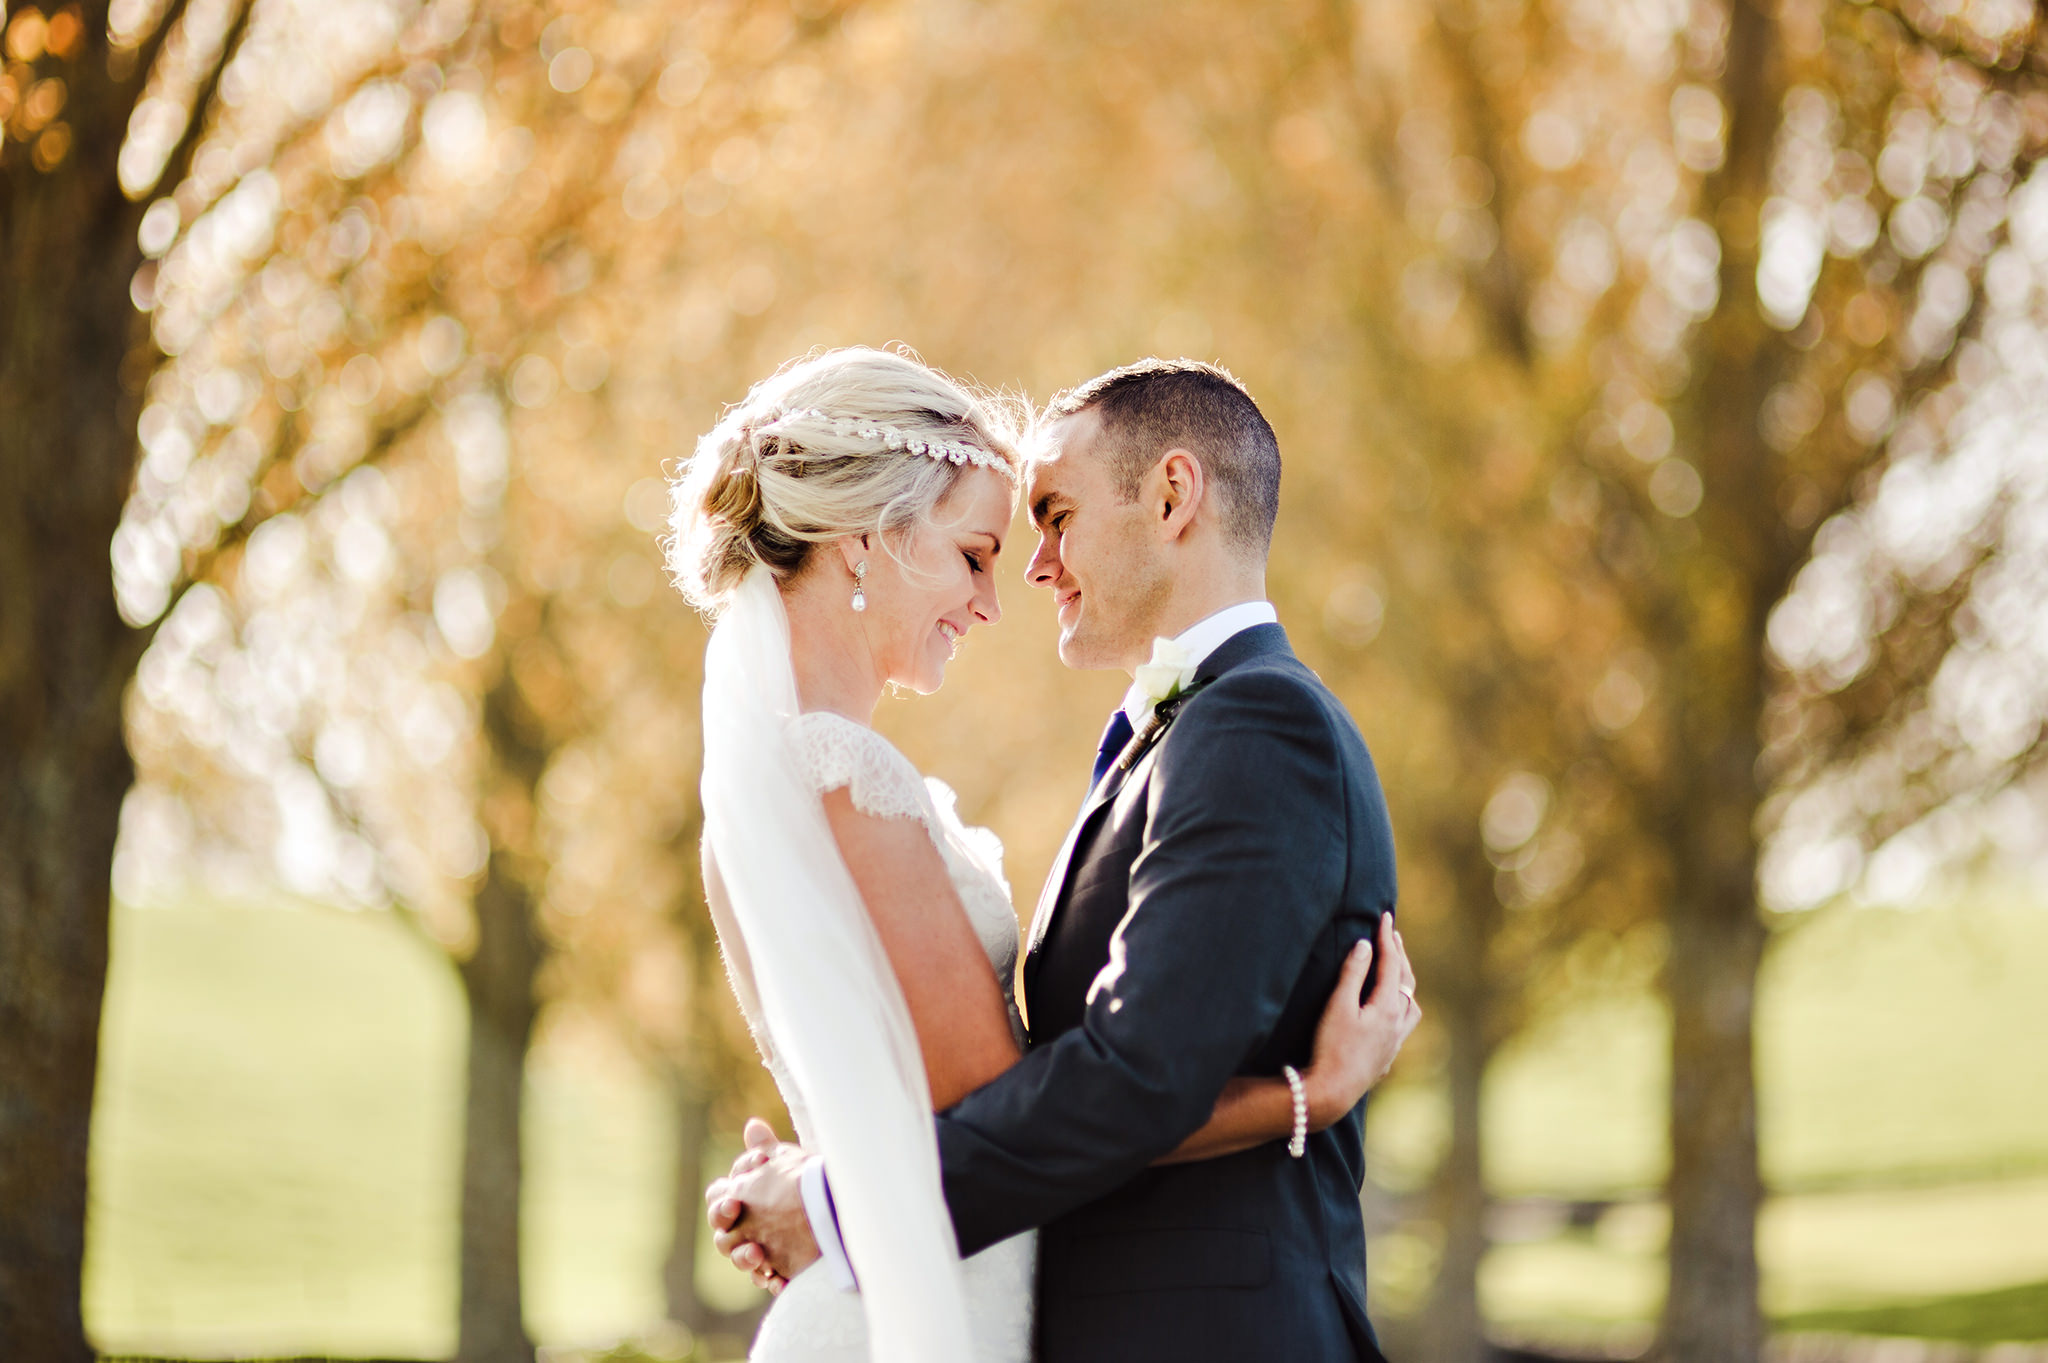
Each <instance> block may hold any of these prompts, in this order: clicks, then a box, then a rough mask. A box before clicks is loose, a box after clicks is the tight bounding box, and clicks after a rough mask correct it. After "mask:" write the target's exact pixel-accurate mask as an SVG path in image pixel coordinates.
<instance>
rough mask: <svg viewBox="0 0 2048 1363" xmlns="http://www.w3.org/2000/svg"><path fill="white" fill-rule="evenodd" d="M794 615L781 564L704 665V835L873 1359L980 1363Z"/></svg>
mask: <svg viewBox="0 0 2048 1363" xmlns="http://www.w3.org/2000/svg"><path fill="white" fill-rule="evenodd" d="M797 714H798V708H797V694H796V677H795V673H794V672H793V671H792V669H791V664H790V654H789V618H788V616H787V615H786V614H785V613H784V611H783V607H782V596H781V593H780V592H779V591H777V590H776V587H775V581H774V578H773V577H772V576H771V575H770V574H769V572H768V570H767V569H766V568H755V569H754V570H753V572H751V573H750V574H749V575H748V576H747V579H746V580H745V582H743V583H742V584H741V585H740V588H739V590H738V591H737V592H736V593H735V595H734V599H733V601H732V603H731V605H729V606H728V607H727V608H726V611H725V613H724V615H723V616H721V617H720V619H719V621H718V626H717V628H716V629H715V630H714V631H713V632H712V635H711V644H710V647H709V648H708V650H707V651H706V653H705V657H704V785H703V794H704V836H705V837H706V838H707V839H708V840H709V843H710V847H711V851H712V856H713V857H714V858H715V860H716V862H717V865H718V871H719V876H720V878H721V879H722V880H723V882H724V885H725V890H726V896H727V898H728V899H729V900H730V901H731V905H732V913H733V918H734V920H735V921H736V922H737V924H738V926H739V930H740V935H741V937H742V938H743V939H744V942H745V945H746V954H747V956H748V957H749V959H750V961H751V963H752V974H753V983H754V988H755V992H756V994H757V995H758V996H759V998H760V1003H761V1009H762V1012H763V1013H764V1014H765V1015H766V1017H765V1022H766V1025H767V1030H768V1034H769V1036H770V1037H771V1038H772V1041H773V1045H774V1048H775V1050H776V1052H777V1054H778V1055H779V1056H780V1057H781V1059H782V1061H783V1063H784V1064H786V1065H787V1066H788V1069H789V1071H790V1074H791V1075H792V1077H793V1078H794V1080H795V1082H796V1086H797V1088H798V1090H799V1091H800V1092H801V1093H802V1095H803V1100H804V1104H805V1106H806V1107H807V1108H808V1109H809V1118H810V1121H809V1124H810V1126H811V1127H812V1128H813V1135H814V1137H815V1142H816V1145H817V1147H818V1149H817V1153H819V1154H822V1155H824V1156H825V1159H826V1162H827V1165H828V1167H829V1168H830V1170H831V1178H832V1195H833V1200H834V1202H835V1203H836V1204H837V1207H838V1210H839V1216H840V1232H841V1235H842V1237H843V1239H844V1241H845V1244H846V1251H847V1255H848V1257H849V1258H851V1259H852V1261H853V1266H854V1272H855V1273H856V1275H857V1276H858V1277H859V1279H860V1290H861V1297H862V1301H863V1303H864V1305H865V1307H866V1311H867V1321H868V1339H869V1350H870V1356H871V1357H872V1358H874V1359H877V1360H887V1363H961V1360H965V1359H968V1358H971V1357H972V1356H973V1347H972V1345H971V1343H970V1341H969V1334H968V1324H967V1299H966V1291H965V1288H964V1286H963V1284H962V1279H961V1272H960V1258H959V1251H958V1248H957V1244H956V1241H955V1239H954V1236H953V1227H952V1222H951V1220H950V1218H949V1217H948V1216H947V1213H946V1207H945V1200H944V1196H943V1194H942V1193H941V1192H940V1186H939V1161H938V1145H937V1138H936V1136H935V1134H934V1131H933V1127H932V1115H931V1094H930V1090H929V1089H928V1088H927V1087H926V1084H925V1072H924V1060H923V1057H922V1054H921V1053H920V1051H919V1050H918V1045H917V1036H916V1033H915V1032H914V1031H913V1030H912V1028H911V1023H910V1013H909V1010H908V1008H907V1007H906V1006H905V1005H904V1002H903V994H902V990H901V989H900V988H899V987H898V985H897V982H896V976H895V972H894V971H893V970H891V969H890V966H889V961H888V957H887V956H886V955H885V954H884V953H883V951H882V945H881V942H880V940H879V939H878V938H877V937H876V935H875V931H874V926H873V924H872V923H870V922H869V920H868V916H867V913H866V910H865V909H864V908H863V906H862V903H861V898H860V892H859V890H858V889H857V888H856V887H855V885H854V883H853V877H852V876H851V874H849V873H848V871H847V869H846V863H845V862H844V861H843V860H842V859H841V857H840V855H839V847H838V844H837V842H835V841H834V839H833V836H832V829H831V826H830V825H829V824H828V823H827V822H826V821H825V810H824V806H823V804H822V803H821V802H820V801H819V799H818V797H817V795H816V793H815V792H814V791H813V790H812V789H811V788H810V786H809V785H808V784H806V782H805V781H804V779H803V777H802V775H801V774H800V771H799V768H798V766H797V763H796V759H795V754H794V752H793V750H792V747H791V740H790V736H789V724H790V721H792V720H793V719H795V718H796V716H797Z"/></svg>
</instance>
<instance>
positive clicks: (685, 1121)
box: [661, 1070, 713, 1330]
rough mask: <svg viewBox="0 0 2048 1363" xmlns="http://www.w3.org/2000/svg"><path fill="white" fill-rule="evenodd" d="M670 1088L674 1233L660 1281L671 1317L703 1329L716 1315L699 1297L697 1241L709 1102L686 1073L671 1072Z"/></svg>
mask: <svg viewBox="0 0 2048 1363" xmlns="http://www.w3.org/2000/svg"><path fill="white" fill-rule="evenodd" d="M669 1088H670V1092H672V1093H673V1094H674V1095H675V1113H676V1189H675V1199H674V1203H673V1208H674V1212H675V1235H674V1236H673V1237H672V1238H671V1239H670V1241H669V1246H668V1258H667V1260H666V1261H664V1262H663V1264H662V1266H661V1284H662V1289H663V1292H664V1294H665V1295H666V1297H667V1299H668V1318H669V1319H670V1320H676V1321H681V1322H682V1323H683V1324H685V1325H687V1326H689V1327H690V1328H691V1329H692V1330H702V1329H704V1328H706V1326H708V1325H710V1324H711V1323H712V1322H711V1320H710V1317H711V1316H712V1314H713V1313H712V1311H711V1308H710V1307H708V1306H706V1305H705V1304H704V1301H703V1299H702V1298H700V1297H699V1296H698V1295H697V1242H698V1238H699V1236H700V1235H701V1233H702V1231H703V1228H704V1225H705V1221H704V1154H705V1147H706V1145H707V1144H708V1143H709V1141H708V1137H709V1135H710V1131H711V1104H710V1103H709V1102H708V1101H707V1100H706V1099H705V1096H704V1094H703V1093H702V1092H701V1091H700V1090H699V1089H698V1087H697V1085H695V1084H693V1083H691V1082H690V1080H689V1078H688V1076H686V1075H683V1074H680V1073H677V1072H675V1071H673V1070H671V1071H670V1075H669Z"/></svg>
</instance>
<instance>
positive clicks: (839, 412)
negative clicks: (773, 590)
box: [663, 346, 1020, 616]
mask: <svg viewBox="0 0 2048 1363" xmlns="http://www.w3.org/2000/svg"><path fill="white" fill-rule="evenodd" d="M1019 439H1020V437H1019V435H1018V432H1017V427H1016V422H1015V420H1014V419H1013V417H1012V416H1011V414H1010V413H1009V412H1007V411H1006V410H1005V409H1004V406H1003V404H1001V403H1000V402H999V401H998V400H996V399H993V398H990V397H986V396H982V395H977V394H975V393H972V392H970V391H969V390H968V389H966V388H964V387H963V386H961V385H960V384H958V383H955V382H954V381H953V380H952V379H950V378H948V377H947V376H946V375H944V374H942V373H940V372H939V371H938V370H936V369H933V368H932V367H931V366H929V365H927V364H925V363H923V362H922V361H920V360H917V359H914V358H911V357H910V356H907V355H899V354H894V353H891V352H889V351H884V350H872V349H869V348H868V347H866V346H853V347H848V348H846V349H843V350H828V351H826V352H824V353H823V354H819V355H814V356H812V357H810V358H808V359H804V360H798V361H795V362H792V363H790V364H788V365H785V366H784V367H783V368H782V369H780V370H778V371H777V372H776V373H775V374H774V375H773V376H772V377H770V378H766V379H763V380H762V381H761V382H759V383H757V384H755V385H754V387H753V388H752V389H751V390H750V391H749V392H748V393H747V396H746V398H745V399H744V400H742V401H741V402H740V403H739V404H738V405H736V406H733V407H730V408H728V409H727V410H726V412H725V415H724V416H723V417H722V418H721V419H720V420H719V423H718V424H717V425H716V426H714V427H712V428H711V430H710V431H708V432H706V433H705V435H704V436H703V438H702V439H700V440H699V441H698V442H697V448H696V452H695V453H694V454H692V455H691V457H690V458H689V459H687V460H685V461H684V462H683V464H682V466H681V467H680V468H679V469H677V471H676V473H675V476H674V477H673V478H672V479H671V481H670V484H669V533H668V535H667V537H666V539H665V540H664V543H663V549H664V550H665V552H666V553H667V556H668V567H669V573H670V575H671V576H672V577H673V578H674V580H675V583H676V586H677V588H678V589H679V590H681V592H682V594H683V596H684V598H685V599H686V600H688V601H689V602H690V604H691V605H693V606H695V607H697V609H698V610H700V611H703V612H704V613H705V614H707V615H712V616H716V615H717V614H718V612H719V611H720V610H722V609H723V608H724V606H725V603H726V601H727V599H728V598H729V597H730V596H731V595H732V593H733V591H734V589H736V588H737V587H738V586H739V585H740V582H741V581H742V580H743V579H744V578H745V577H746V575H747V574H748V573H749V572H751V571H752V570H753V568H754V567H755V566H756V565H757V564H760V565H766V566H767V568H768V569H769V571H771V572H773V573H774V574H775V577H776V580H777V581H787V580H788V579H789V578H790V577H792V576H793V575H795V574H796V573H797V571H798V570H800V569H801V568H802V567H803V566H804V564H805V562H806V561H807V560H808V559H809V558H810V555H811V551H812V549H813V548H815V547H816V546H817V545H820V544H825V543H828V542H830V541H832V540H835V539H839V538H842V537H844V536H847V535H863V534H874V535H878V536H879V537H880V538H881V541H882V544H883V547H884V548H885V549H886V550H887V551H888V552H889V553H890V554H891V555H895V554H896V547H895V546H896V545H897V544H898V543H900V542H901V541H902V540H903V539H904V538H905V537H906V536H907V535H908V534H909V533H910V532H911V531H913V530H915V529H916V528H917V527H918V526H920V525H922V524H925V523H927V522H928V520H929V518H930V516H931V513H932V510H933V508H935V507H936V506H938V504H939V503H940V502H942V501H944V500H945V498H946V496H947V495H948V494H949V493H951V492H952V491H953V489H954V488H955V487H956V486H957V485H958V484H959V482H960V480H961V479H962V478H963V477H965V476H967V474H968V472H969V471H970V470H972V469H973V468H976V467H985V468H991V469H994V470H996V471H997V472H999V473H1001V474H1002V475H1003V476H1004V477H1005V478H1007V479H1008V480H1009V481H1010V482H1011V484H1012V485H1013V486H1014V485H1015V483H1016V482H1017V477H1018V469H1019V464H1020V456H1019V454H1018V442H1019Z"/></svg>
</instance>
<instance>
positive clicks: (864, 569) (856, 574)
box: [853, 559, 868, 611]
mask: <svg viewBox="0 0 2048 1363" xmlns="http://www.w3.org/2000/svg"><path fill="white" fill-rule="evenodd" d="M867 575H868V561H867V560H866V559H862V560H861V561H860V562H858V563H856V564H854V565H853V608H854V609H855V610H857V611H864V610H866V609H867V608H868V595H867V593H866V592H864V591H862V590H861V584H862V583H863V582H865V581H866V579H867Z"/></svg>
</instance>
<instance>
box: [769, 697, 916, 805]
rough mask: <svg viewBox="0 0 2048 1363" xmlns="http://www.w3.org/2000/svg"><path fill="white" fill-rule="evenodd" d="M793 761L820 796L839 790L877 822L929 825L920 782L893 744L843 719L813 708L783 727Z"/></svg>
mask: <svg viewBox="0 0 2048 1363" xmlns="http://www.w3.org/2000/svg"><path fill="white" fill-rule="evenodd" d="M789 733H790V739H791V742H792V745H793V746H794V747H795V749H796V760H797V763H798V765H799V766H800V767H801V768H802V770H803V773H804V776H805V778H806V779H807V780H809V782H810V784H811V789H813V790H815V791H816V792H817V793H818V794H820V795H823V794H825V793H826V792H827V791H832V790H838V789H839V788H840V787H842V786H843V787H845V788H846V790H847V793H848V794H849V795H851V796H852V797H853V807H854V808H855V809H858V810H859V811H861V813H863V814H872V815H874V816H875V817H876V818H878V819H915V820H917V821H918V822H919V823H921V824H923V825H924V826H925V827H926V828H928V829H929V828H930V827H931V826H932V821H933V817H934V815H933V809H932V803H931V796H930V794H929V793H928V792H927V791H926V790H925V785H924V778H923V777H921V776H919V775H918V772H917V768H916V767H914V766H912V765H911V763H910V759H909V758H907V757H905V756H904V755H903V754H902V753H900V752H898V751H897V750H896V747H895V745H894V744H892V743H890V742H889V740H888V739H886V738H884V737H882V736H881V735H880V734H878V733H876V732H875V731H874V730H873V729H870V728H868V727H867V726H866V725H864V724H856V723H854V722H853V721H852V720H850V719H847V718H846V717H845V716H843V715H835V714H832V713H831V712H830V711H826V710H813V711H811V712H810V713H808V714H802V715H798V716H797V717H796V718H795V719H794V720H793V721H791V723H790V726H789Z"/></svg>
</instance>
